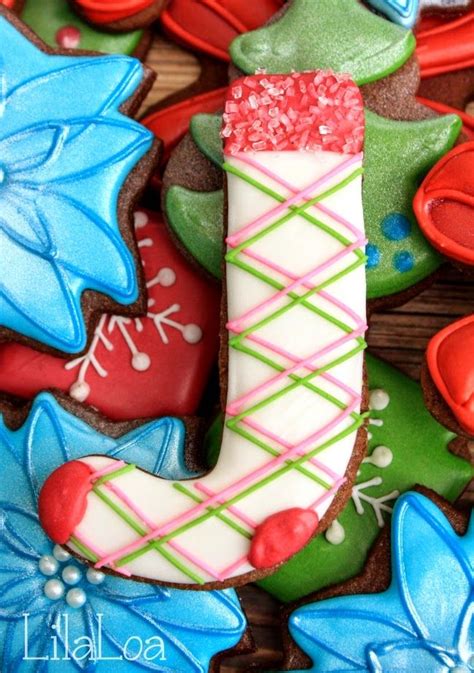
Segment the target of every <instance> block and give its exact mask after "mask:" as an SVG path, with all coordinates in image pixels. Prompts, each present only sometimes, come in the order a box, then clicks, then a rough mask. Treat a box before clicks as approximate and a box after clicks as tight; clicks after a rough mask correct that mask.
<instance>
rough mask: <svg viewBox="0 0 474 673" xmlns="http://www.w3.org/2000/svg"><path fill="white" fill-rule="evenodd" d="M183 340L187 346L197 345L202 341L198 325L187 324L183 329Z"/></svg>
mask: <svg viewBox="0 0 474 673" xmlns="http://www.w3.org/2000/svg"><path fill="white" fill-rule="evenodd" d="M183 338H184V340H185V341H186V342H187V343H188V344H197V343H199V341H201V339H202V329H201V328H200V327H199V325H194V324H193V323H189V325H185V327H184V329H183Z"/></svg>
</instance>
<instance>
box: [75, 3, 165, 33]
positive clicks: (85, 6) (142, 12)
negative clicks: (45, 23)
mask: <svg viewBox="0 0 474 673" xmlns="http://www.w3.org/2000/svg"><path fill="white" fill-rule="evenodd" d="M72 3H73V5H74V6H75V8H76V9H77V11H78V12H79V13H80V14H81V16H83V17H84V19H86V21H89V23H92V24H94V25H96V26H103V27H106V28H110V29H111V30H117V31H122V30H123V31H128V30H133V29H135V28H144V27H145V26H148V25H150V24H151V23H153V21H156V19H157V18H158V16H159V14H160V12H161V9H162V7H163V3H164V0H72Z"/></svg>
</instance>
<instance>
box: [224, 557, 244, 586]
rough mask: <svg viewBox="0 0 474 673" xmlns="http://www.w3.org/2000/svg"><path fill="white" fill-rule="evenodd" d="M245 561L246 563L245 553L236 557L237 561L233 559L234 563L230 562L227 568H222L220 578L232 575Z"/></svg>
mask: <svg viewBox="0 0 474 673" xmlns="http://www.w3.org/2000/svg"><path fill="white" fill-rule="evenodd" d="M245 563H248V558H247V555H245V556H242V558H240V559H238V561H235V563H232V564H231V565H230V566H228V567H227V568H224V570H223V571H222V572H221V577H222V579H224V580H225V579H227V578H228V577H232V575H233V574H234V572H235V571H236V570H238V569H239V568H241V567H242V566H243V565H245Z"/></svg>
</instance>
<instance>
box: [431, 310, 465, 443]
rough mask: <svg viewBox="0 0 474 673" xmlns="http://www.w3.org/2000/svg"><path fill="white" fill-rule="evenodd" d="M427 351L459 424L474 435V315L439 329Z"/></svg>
mask: <svg viewBox="0 0 474 673" xmlns="http://www.w3.org/2000/svg"><path fill="white" fill-rule="evenodd" d="M426 355H427V362H428V368H429V372H430V374H431V378H432V379H433V381H434V383H435V385H436V387H437V389H438V390H439V392H440V393H441V395H442V397H443V399H444V400H445V402H446V404H447V405H448V406H449V408H450V409H451V411H452V412H453V414H454V416H455V417H456V419H457V421H458V422H459V425H460V426H461V427H462V428H463V429H464V430H465V431H466V432H467V433H468V434H469V435H474V315H471V316H468V317H467V318H463V319H462V320H457V321H456V322H454V323H452V324H451V325H448V326H447V327H446V328H445V329H443V330H441V332H438V334H436V335H435V336H434V337H433V339H432V340H431V341H430V343H429V345H428V350H427V354H426Z"/></svg>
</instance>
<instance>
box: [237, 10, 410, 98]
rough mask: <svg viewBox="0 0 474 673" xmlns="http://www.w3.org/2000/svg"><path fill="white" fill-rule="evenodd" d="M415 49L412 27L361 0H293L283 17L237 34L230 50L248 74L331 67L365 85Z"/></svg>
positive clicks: (404, 58)
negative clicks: (262, 70) (375, 11)
mask: <svg viewBox="0 0 474 673" xmlns="http://www.w3.org/2000/svg"><path fill="white" fill-rule="evenodd" d="M355 45H357V47H356V48H355ZM414 49H415V39H414V37H413V35H412V33H411V32H409V31H407V30H404V29H403V28H401V27H399V26H396V25H394V24H393V23H391V22H389V21H386V20H385V19H382V18H380V17H378V16H376V15H375V14H372V13H371V12H370V11H369V10H368V9H366V8H365V7H364V6H363V5H361V4H360V3H359V2H357V0H332V1H331V2H330V3H328V2H326V0H292V2H290V3H289V7H288V9H287V11H286V12H285V13H284V14H283V16H282V17H281V18H280V19H278V20H277V21H275V22H274V23H271V24H270V25H268V26H265V27H264V28H260V29H258V30H256V31H252V32H250V33H247V34H245V35H241V36H240V37H238V38H236V39H235V40H234V42H233V43H232V45H231V47H230V54H231V57H232V60H233V61H234V63H235V65H236V66H237V67H238V68H240V69H241V70H242V71H243V72H245V73H252V72H255V70H256V69H257V68H261V67H264V68H266V70H267V71H268V72H290V71H291V70H292V69H293V68H294V69H297V70H306V69H309V68H331V69H332V70H335V71H337V72H349V73H350V74H351V75H352V77H353V79H354V80H355V81H356V82H357V84H359V85H361V84H366V83H368V82H374V81H376V80H379V79H381V78H383V77H386V76H387V75H390V74H391V73H392V72H394V71H395V70H398V68H400V66H402V65H403V64H404V63H405V62H406V61H407V60H408V58H409V57H410V55H411V54H412V52H413V50H414Z"/></svg>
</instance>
